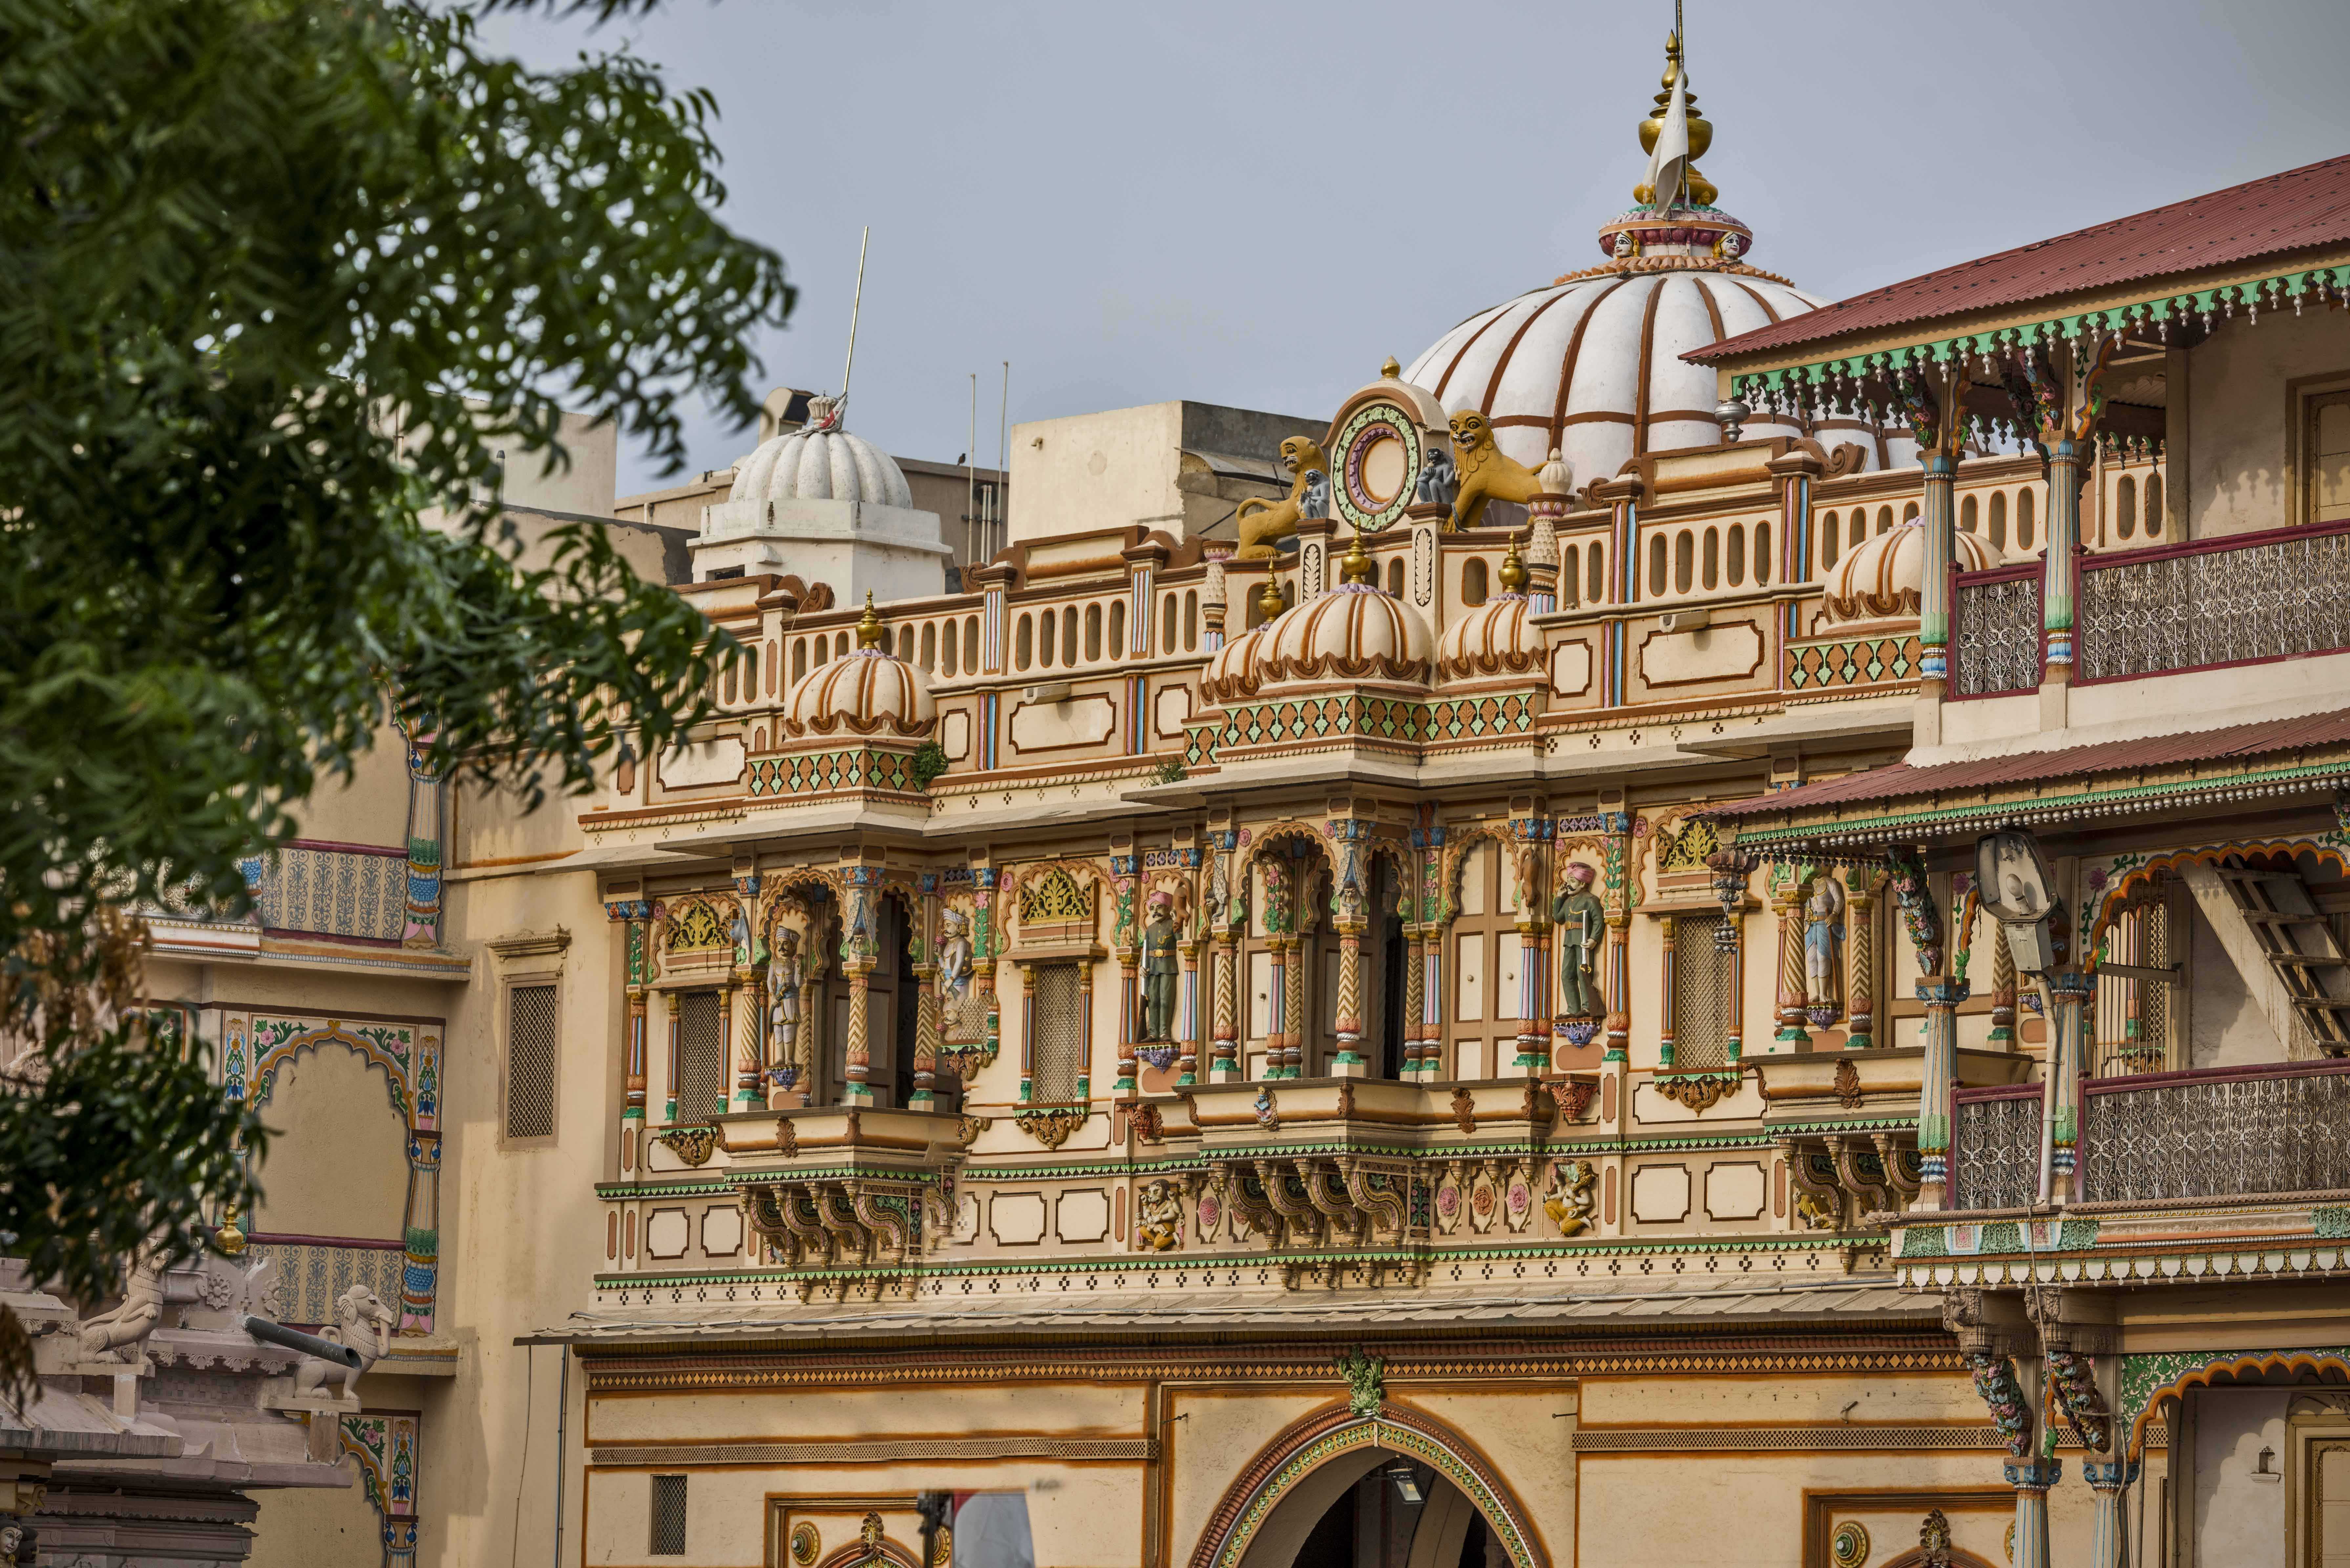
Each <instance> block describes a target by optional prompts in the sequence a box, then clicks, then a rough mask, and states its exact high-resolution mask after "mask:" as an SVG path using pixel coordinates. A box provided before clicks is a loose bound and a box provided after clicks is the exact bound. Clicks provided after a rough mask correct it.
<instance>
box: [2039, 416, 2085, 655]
mask: <svg viewBox="0 0 2350 1568" xmlns="http://www.w3.org/2000/svg"><path fill="white" fill-rule="evenodd" d="M2080 544H2081V449H2080V448H2079V447H2078V446H2076V445H2074V442H2073V441H2072V439H2071V438H2070V437H2069V436H2059V437H2058V438H2057V439H2056V440H2054V441H2051V442H2049V443H2048V543H2047V548H2046V550H2045V552H2044V553H2043V555H2042V557H2041V562H2040V625H2041V634H2042V639H2043V647H2044V649H2045V653H2044V655H2043V657H2044V658H2045V659H2046V660H2047V672H2046V674H2045V675H2044V676H2043V680H2049V681H2057V682H2063V681H2069V680H2072V678H2073V583H2074V561H2073V556H2074V552H2075V551H2076V550H2077V549H2079V548H2080Z"/></svg>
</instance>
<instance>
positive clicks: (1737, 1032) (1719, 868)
mask: <svg viewBox="0 0 2350 1568" xmlns="http://www.w3.org/2000/svg"><path fill="white" fill-rule="evenodd" d="M1712 867H1713V896H1714V898H1715V901H1716V902H1718V903H1720V904H1721V936H1720V938H1719V939H1718V940H1719V941H1720V942H1721V952H1722V956H1723V957H1724V958H1725V959H1726V960H1727V961H1728V965H1727V967H1728V969H1729V971H1730V973H1729V976H1728V978H1727V984H1728V986H1729V992H1730V994H1729V995H1728V997H1726V998H1725V999H1724V1001H1725V1006H1724V1008H1723V1012H1725V1013H1726V1014H1727V1020H1726V1022H1727V1024H1728V1038H1727V1040H1726V1041H1725V1042H1724V1048H1723V1054H1724V1056H1725V1058H1726V1059H1727V1061H1728V1062H1729V1064H1730V1066H1731V1069H1732V1070H1733V1071H1734V1070H1736V1069H1737V1068H1738V1066H1739V1065H1740V1064H1741V1063H1742V1062H1743V1061H1744V1060H1745V1059H1746V978H1745V977H1746V941H1745V937H1746V877H1747V873H1748V870H1749V869H1750V867H1749V866H1748V863H1747V861H1746V860H1745V859H1744V858H1743V857H1742V856H1740V855H1739V854H1738V852H1737V851H1735V850H1724V851H1722V852H1721V853H1720V854H1718V855H1716V856H1714V857H1712Z"/></svg>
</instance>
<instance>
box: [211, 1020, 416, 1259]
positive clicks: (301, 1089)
mask: <svg viewBox="0 0 2350 1568" xmlns="http://www.w3.org/2000/svg"><path fill="white" fill-rule="evenodd" d="M262 1122H263V1125H265V1126H266V1127H269V1128H270V1129H271V1130H272V1132H273V1133H274V1134H275V1135H276V1136H274V1137H272V1138H271V1139H270V1142H269V1150H268V1152H267V1153H266V1154H265V1155H264V1156H263V1157H262V1159H261V1161H260V1164H259V1166H258V1167H257V1170H256V1174H257V1175H258V1177H259V1179H260V1182H261V1189H262V1199H261V1203H260V1205H259V1207H258V1208H257V1209H256V1210H255V1213H254V1217H253V1220H252V1221H251V1223H250V1226H249V1229H251V1230H254V1231H262V1232H271V1231H275V1232H276V1233H278V1234H281V1235H299V1236H354V1237H364V1238H367V1239H369V1240H371V1241H399V1240H400V1228H401V1225H402V1223H403V1221H404V1219H405V1216H406V1214H407V1210H408V1152H407V1149H408V1127H407V1123H406V1122H405V1120H403V1119H402V1117H401V1116H400V1112H399V1111H398V1110H397V1109H396V1108H394V1106H392V1104H391V1097H390V1094H389V1093H387V1091H386V1088H385V1083H384V1075H383V1074H382V1073H380V1071H378V1070H377V1069H375V1068H373V1067H371V1066H369V1064H368V1063H367V1061H366V1059H365V1058H363V1057H361V1056H359V1054H357V1053H355V1052H351V1051H348V1050H344V1049H343V1048H341V1047H339V1046H324V1047H321V1048H320V1049H318V1050H316V1051H313V1052H310V1053H308V1054H306V1055H303V1056H301V1057H299V1058H297V1059H296V1060H295V1061H292V1062H289V1063H287V1064H285V1065H284V1066H282V1067H280V1068H279V1069H278V1070H277V1074H276V1087H275V1088H273V1089H272V1090H271V1092H270V1096H269V1099H268V1101H267V1103H266V1104H265V1106H263V1107H262Z"/></svg>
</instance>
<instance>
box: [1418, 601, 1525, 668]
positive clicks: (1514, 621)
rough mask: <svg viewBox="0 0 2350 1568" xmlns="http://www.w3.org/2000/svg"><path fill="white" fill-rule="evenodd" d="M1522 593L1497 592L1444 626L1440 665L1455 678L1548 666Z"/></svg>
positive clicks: (1439, 645) (1438, 650)
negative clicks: (1449, 624) (1544, 661)
mask: <svg viewBox="0 0 2350 1568" xmlns="http://www.w3.org/2000/svg"><path fill="white" fill-rule="evenodd" d="M1533 610H1534V607H1533V606H1532V605H1530V604H1529V603H1527V601H1526V596H1525V595H1523V594H1513V593H1503V594H1496V595H1494V596H1493V597H1492V598H1490V599H1487V600H1486V601H1485V602H1484V603H1483V604H1482V605H1479V606H1478V607H1476V608H1475V609H1472V610H1471V611H1470V612H1469V613H1468V614H1467V615H1464V616H1462V617H1461V618H1460V619H1458V620H1456V621H1454V622H1453V623H1452V624H1451V626H1448V627H1446V628H1444V635H1443V637H1442V638H1440V639H1438V641H1437V645H1436V667H1437V668H1438V669H1439V670H1442V671H1443V672H1444V673H1445V675H1446V676H1448V677H1450V678H1451V679H1452V680H1483V679H1485V678H1487V677H1491V676H1502V675H1516V676H1523V675H1529V674H1532V673H1533V672H1534V671H1535V670H1540V669H1541V668H1542V666H1543V656H1544V648H1543V635H1542V630H1541V628H1538V627H1536V626H1535V625H1534V617H1533Z"/></svg>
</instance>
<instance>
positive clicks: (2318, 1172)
mask: <svg viewBox="0 0 2350 1568" xmlns="http://www.w3.org/2000/svg"><path fill="white" fill-rule="evenodd" d="M2345 1125H2350V1062H2294V1063H2289V1064H2283V1063H2280V1064H2255V1065H2251V1066H2244V1067H2219V1068H2207V1069H2204V1070H2201V1071H2197V1072H2188V1073H2147V1074H2144V1075H2140V1076H2137V1077H2128V1078H2100V1079H2095V1080H2093V1081H2091V1082H2090V1083H2088V1084H2086V1085H2083V1093H2082V1096H2081V1169H2080V1176H2079V1184H2080V1194H2081V1201H2083V1202H2085V1203H2152V1202H2162V1201H2165V1200H2168V1199H2181V1198H2220V1197H2261V1196H2275V1195H2280V1194H2284V1193H2299V1192H2338V1191H2342V1190H2344V1189H2350V1138H2345V1137H2344V1136H2343V1129H2344V1127H2345Z"/></svg>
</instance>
